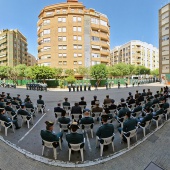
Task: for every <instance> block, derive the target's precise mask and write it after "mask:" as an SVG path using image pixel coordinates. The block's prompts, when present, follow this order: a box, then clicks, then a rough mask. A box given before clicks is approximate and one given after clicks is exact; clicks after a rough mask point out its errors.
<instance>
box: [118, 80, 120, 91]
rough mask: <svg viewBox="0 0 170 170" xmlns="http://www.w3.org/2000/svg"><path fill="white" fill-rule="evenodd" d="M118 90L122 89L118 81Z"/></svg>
mask: <svg viewBox="0 0 170 170" xmlns="http://www.w3.org/2000/svg"><path fill="white" fill-rule="evenodd" d="M118 89H120V81H118Z"/></svg>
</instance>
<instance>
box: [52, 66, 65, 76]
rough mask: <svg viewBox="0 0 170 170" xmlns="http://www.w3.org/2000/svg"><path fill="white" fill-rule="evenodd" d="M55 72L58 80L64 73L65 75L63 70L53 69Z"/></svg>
mask: <svg viewBox="0 0 170 170" xmlns="http://www.w3.org/2000/svg"><path fill="white" fill-rule="evenodd" d="M53 69H54V71H55V77H56V78H61V76H62V73H63V69H62V68H53Z"/></svg>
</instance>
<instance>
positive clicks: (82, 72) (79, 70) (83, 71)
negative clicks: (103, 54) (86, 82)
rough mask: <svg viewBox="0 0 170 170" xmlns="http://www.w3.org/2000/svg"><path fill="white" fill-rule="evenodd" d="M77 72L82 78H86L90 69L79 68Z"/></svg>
mask: <svg viewBox="0 0 170 170" xmlns="http://www.w3.org/2000/svg"><path fill="white" fill-rule="evenodd" d="M76 72H77V73H78V74H79V75H81V76H82V77H85V76H86V75H89V68H87V67H79V68H78V69H77V70H76Z"/></svg>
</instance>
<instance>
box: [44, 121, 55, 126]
mask: <svg viewBox="0 0 170 170" xmlns="http://www.w3.org/2000/svg"><path fill="white" fill-rule="evenodd" d="M45 124H46V125H47V126H48V127H51V126H53V125H54V122H51V121H45Z"/></svg>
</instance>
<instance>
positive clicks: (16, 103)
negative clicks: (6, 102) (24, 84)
mask: <svg viewBox="0 0 170 170" xmlns="http://www.w3.org/2000/svg"><path fill="white" fill-rule="evenodd" d="M11 104H12V105H15V106H19V105H18V100H17V98H16V97H13V100H12V101H11Z"/></svg>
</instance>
